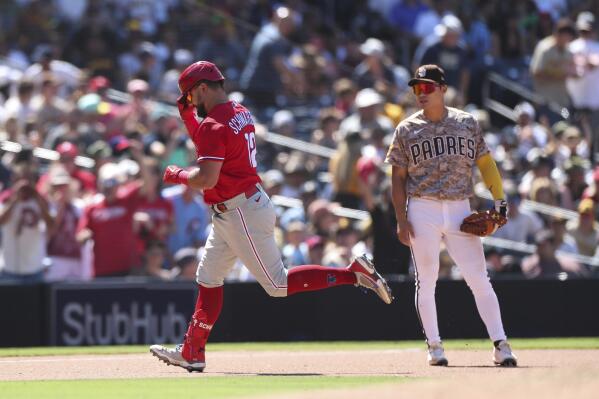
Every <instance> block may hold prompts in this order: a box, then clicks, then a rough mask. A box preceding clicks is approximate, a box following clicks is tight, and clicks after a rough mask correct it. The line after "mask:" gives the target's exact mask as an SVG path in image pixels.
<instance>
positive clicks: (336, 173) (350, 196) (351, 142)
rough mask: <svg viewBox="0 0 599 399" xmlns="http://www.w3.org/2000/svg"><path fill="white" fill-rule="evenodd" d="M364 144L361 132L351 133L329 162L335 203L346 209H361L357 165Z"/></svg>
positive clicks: (346, 136) (340, 144)
mask: <svg viewBox="0 0 599 399" xmlns="http://www.w3.org/2000/svg"><path fill="white" fill-rule="evenodd" d="M364 144H365V143H364V140H363V139H362V136H361V135H360V132H359V131H354V132H349V133H347V134H346V135H345V137H344V138H343V140H342V141H341V143H339V147H338V148H337V150H336V151H335V152H334V153H333V155H332V156H331V159H330V161H329V173H330V174H331V177H332V183H333V201H335V202H338V203H339V204H341V206H343V207H346V208H351V209H360V208H361V205H362V199H361V190H360V184H359V182H358V180H359V178H360V177H359V174H358V167H357V165H358V160H359V159H360V157H361V155H362V147H363V146H364Z"/></svg>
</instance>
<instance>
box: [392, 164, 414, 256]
mask: <svg viewBox="0 0 599 399" xmlns="http://www.w3.org/2000/svg"><path fill="white" fill-rule="evenodd" d="M407 180H408V169H407V168H405V167H401V166H395V165H394V166H393V167H392V171H391V200H392V201H393V207H394V208H395V217H396V219H397V238H399V241H401V243H402V244H404V245H408V246H409V245H410V237H414V229H413V228H412V224H411V223H410V222H409V221H408V214H407V204H408V194H407V189H406V187H407Z"/></svg>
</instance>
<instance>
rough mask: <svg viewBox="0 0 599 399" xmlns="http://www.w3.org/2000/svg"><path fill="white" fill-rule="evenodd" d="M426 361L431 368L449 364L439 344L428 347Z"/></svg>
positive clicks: (435, 343) (441, 345)
mask: <svg viewBox="0 0 599 399" xmlns="http://www.w3.org/2000/svg"><path fill="white" fill-rule="evenodd" d="M427 359H428V364H429V365H431V366H447V365H448V364H449V362H448V361H447V358H446V357H445V350H444V349H443V344H442V343H441V342H434V343H432V344H430V345H429V346H428V356H427Z"/></svg>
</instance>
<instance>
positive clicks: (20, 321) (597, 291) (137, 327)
mask: <svg viewBox="0 0 599 399" xmlns="http://www.w3.org/2000/svg"><path fill="white" fill-rule="evenodd" d="M493 284H494V286H495V289H496V291H497V294H498V296H499V301H500V303H501V306H502V310H503V320H504V324H505V327H506V330H507V332H508V334H509V335H510V336H512V337H544V336H545V337H547V336H556V337H558V336H599V317H597V314H598V312H597V306H598V305H599V279H591V280H566V281H558V280H537V281H526V280H498V281H495V282H494V283H493ZM391 287H392V290H393V293H394V295H395V297H396V300H395V301H394V303H393V304H392V305H385V304H383V303H382V302H381V301H380V300H379V299H378V298H377V297H376V296H375V295H374V294H372V293H368V294H364V293H363V292H362V291H360V290H359V289H356V288H354V287H338V288H334V289H331V290H327V291H321V292H312V293H305V294H299V295H296V296H293V297H289V298H270V297H268V296H267V295H266V294H265V293H264V291H263V290H262V289H261V287H260V286H258V285H257V284H255V283H239V284H228V285H226V286H225V303H224V307H223V312H222V314H221V318H220V319H219V322H218V323H217V324H216V325H215V327H214V329H213V332H212V336H211V341H214V342H225V341H227V342H233V341H289V340H397V339H421V338H422V333H421V329H420V326H419V324H418V320H417V317H416V312H415V310H414V306H413V304H414V283H413V282H412V281H405V282H392V283H391ZM196 294H197V289H196V287H195V286H194V284H192V283H185V282H175V283H158V282H148V281H144V280H130V281H123V280H104V281H94V282H90V283H84V284H82V283H77V284H68V283H59V284H50V285H30V286H13V285H5V284H3V285H0V304H2V305H1V306H2V309H3V311H2V312H0V326H1V328H0V346H3V347H12V346H17V347H18V346H43V345H114V344H149V343H163V342H168V343H171V342H179V341H180V340H181V338H182V336H183V334H184V333H185V329H186V326H187V321H188V319H189V317H190V315H191V313H192V311H193V307H194V303H195V297H196ZM437 305H438V314H439V324H440V329H441V334H442V336H443V337H444V338H482V337H485V336H486V334H485V330H484V326H483V324H482V322H481V320H480V318H479V317H478V314H477V312H476V308H475V305H474V300H473V298H472V295H471V293H470V291H469V290H468V288H467V287H466V285H465V284H464V282H462V281H440V282H439V283H438V286H437Z"/></svg>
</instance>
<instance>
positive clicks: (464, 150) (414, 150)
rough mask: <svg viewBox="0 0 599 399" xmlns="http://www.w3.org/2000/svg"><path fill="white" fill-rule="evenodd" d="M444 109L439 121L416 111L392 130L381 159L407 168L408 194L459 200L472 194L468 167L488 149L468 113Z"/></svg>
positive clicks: (470, 173)
mask: <svg viewBox="0 0 599 399" xmlns="http://www.w3.org/2000/svg"><path fill="white" fill-rule="evenodd" d="M446 110H447V115H446V116H445V118H444V119H442V120H441V121H439V122H431V121H430V120H428V119H427V118H426V117H425V116H424V113H423V111H422V110H421V111H418V112H416V113H414V114H412V115H410V116H409V117H408V118H406V119H404V120H403V121H402V122H401V123H400V124H399V125H398V126H397V128H396V129H395V133H394V135H393V142H392V143H391V145H390V146H389V151H388V152H387V158H386V159H385V162H387V163H389V164H391V165H393V166H398V167H400V168H407V170H408V180H407V194H408V196H409V197H420V198H429V199H436V200H462V199H465V198H469V197H471V196H472V194H473V184H472V168H473V166H474V164H475V162H476V160H477V159H478V158H480V157H481V156H483V155H485V154H487V153H488V152H489V149H488V147H487V145H486V143H485V140H484V138H483V135H482V131H481V129H480V126H479V125H478V122H477V121H476V119H475V118H474V117H473V116H472V115H471V114H469V113H467V112H464V111H461V110H459V109H456V108H451V107H446Z"/></svg>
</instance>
